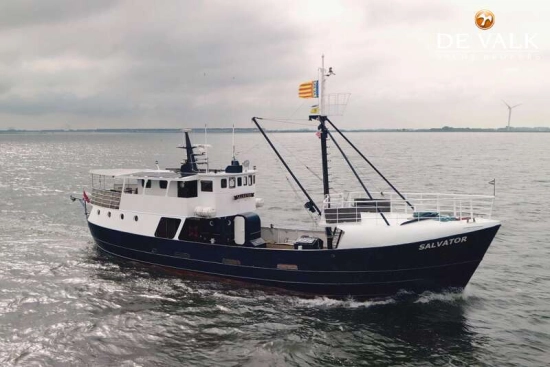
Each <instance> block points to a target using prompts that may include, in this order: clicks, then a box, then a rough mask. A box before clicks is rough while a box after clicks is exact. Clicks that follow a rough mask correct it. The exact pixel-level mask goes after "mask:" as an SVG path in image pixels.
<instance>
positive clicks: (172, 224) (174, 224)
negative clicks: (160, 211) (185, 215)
mask: <svg viewBox="0 0 550 367" xmlns="http://www.w3.org/2000/svg"><path fill="white" fill-rule="evenodd" d="M180 223H181V219H178V218H165V217H162V218H160V221H159V225H158V226H157V230H156V231H155V237H161V238H174V236H175V235H176V232H177V231H178V227H179V226H180Z"/></svg>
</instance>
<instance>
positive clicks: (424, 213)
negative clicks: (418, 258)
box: [322, 192, 494, 224]
mask: <svg viewBox="0 0 550 367" xmlns="http://www.w3.org/2000/svg"><path fill="white" fill-rule="evenodd" d="M404 196H405V198H406V199H407V201H408V202H409V203H410V204H412V206H413V208H411V207H410V206H409V204H408V203H407V202H406V201H404V200H403V199H402V198H400V197H399V196H398V195H397V194H395V193H388V194H385V195H384V196H383V197H379V198H376V199H368V198H365V193H364V192H360V193H349V194H348V195H345V194H331V195H327V197H326V198H325V200H324V201H323V208H322V212H323V218H324V220H325V222H326V223H330V224H333V223H343V222H361V220H362V219H364V218H365V216H364V215H362V213H391V214H390V217H391V216H393V217H394V218H395V217H396V215H395V214H397V217H399V219H396V221H398V222H399V221H401V222H403V221H404V220H405V219H408V220H411V221H412V220H418V221H420V220H426V219H434V220H439V221H452V220H462V219H472V220H475V218H491V214H492V210H493V201H494V197H493V196H485V195H460V194H426V193H410V194H404ZM368 218H373V219H378V218H381V216H380V215H374V216H372V215H371V216H368Z"/></svg>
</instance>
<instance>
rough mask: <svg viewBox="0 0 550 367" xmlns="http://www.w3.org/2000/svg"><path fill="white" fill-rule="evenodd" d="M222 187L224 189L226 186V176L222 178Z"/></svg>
mask: <svg viewBox="0 0 550 367" xmlns="http://www.w3.org/2000/svg"><path fill="white" fill-rule="evenodd" d="M221 185H222V189H225V188H226V187H227V179H226V178H222V183H221Z"/></svg>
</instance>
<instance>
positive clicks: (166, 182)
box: [159, 180, 168, 189]
mask: <svg viewBox="0 0 550 367" xmlns="http://www.w3.org/2000/svg"><path fill="white" fill-rule="evenodd" d="M159 186H160V188H161V189H165V188H167V187H168V181H166V180H160V181H159Z"/></svg>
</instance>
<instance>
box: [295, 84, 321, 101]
mask: <svg viewBox="0 0 550 367" xmlns="http://www.w3.org/2000/svg"><path fill="white" fill-rule="evenodd" d="M298 97H300V98H318V97H319V81H318V80H312V81H310V82H305V83H302V84H300V88H299V89H298Z"/></svg>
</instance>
